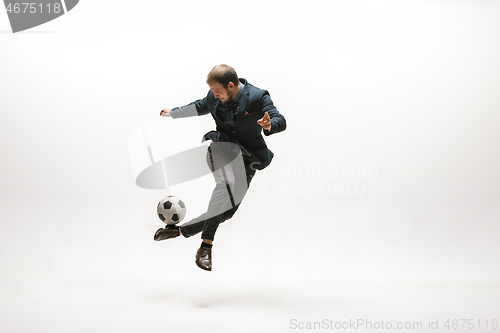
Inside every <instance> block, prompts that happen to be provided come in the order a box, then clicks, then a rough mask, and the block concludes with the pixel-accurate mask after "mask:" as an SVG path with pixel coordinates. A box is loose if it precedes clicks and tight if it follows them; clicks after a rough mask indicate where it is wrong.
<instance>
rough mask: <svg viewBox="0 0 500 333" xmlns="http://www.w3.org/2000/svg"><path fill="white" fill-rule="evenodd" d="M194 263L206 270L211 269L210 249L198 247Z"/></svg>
mask: <svg viewBox="0 0 500 333" xmlns="http://www.w3.org/2000/svg"><path fill="white" fill-rule="evenodd" d="M196 265H197V266H198V267H200V268H201V269H204V270H206V271H211V270H212V249H211V248H210V249H209V248H207V247H203V246H202V247H200V248H199V249H198V252H196Z"/></svg>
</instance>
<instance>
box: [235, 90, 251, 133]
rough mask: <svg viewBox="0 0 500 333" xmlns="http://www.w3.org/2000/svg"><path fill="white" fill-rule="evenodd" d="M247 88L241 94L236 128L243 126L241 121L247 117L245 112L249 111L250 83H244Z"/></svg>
mask: <svg viewBox="0 0 500 333" xmlns="http://www.w3.org/2000/svg"><path fill="white" fill-rule="evenodd" d="M244 84H245V86H244V87H243V91H242V92H241V97H240V105H239V107H238V112H237V113H236V124H235V125H234V127H235V128H238V127H239V126H240V124H241V119H243V117H244V116H245V111H246V109H247V104H248V82H246V80H245V82H244Z"/></svg>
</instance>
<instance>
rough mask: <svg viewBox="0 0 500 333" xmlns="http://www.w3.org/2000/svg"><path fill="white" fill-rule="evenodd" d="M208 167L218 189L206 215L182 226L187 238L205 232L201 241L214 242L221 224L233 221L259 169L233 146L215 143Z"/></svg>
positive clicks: (214, 191) (214, 192)
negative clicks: (231, 219)
mask: <svg viewBox="0 0 500 333" xmlns="http://www.w3.org/2000/svg"><path fill="white" fill-rule="evenodd" d="M207 164H208V167H209V168H210V170H211V171H212V175H213V176H214V180H215V188H214V190H213V192H212V196H211V198H210V201H209V204H208V209H207V211H206V212H205V213H203V214H201V215H200V216H198V217H196V218H194V219H192V220H191V221H189V222H186V223H184V224H183V225H181V226H180V228H181V232H182V235H183V236H184V237H186V238H187V237H191V236H193V235H196V234H197V233H199V232H202V234H201V238H202V239H209V240H212V241H213V240H214V236H215V232H216V231H217V228H218V227H219V224H220V223H222V222H224V221H226V220H228V219H230V218H231V217H232V216H233V215H234V213H235V212H236V210H238V207H239V206H240V203H241V201H242V200H243V197H244V196H245V194H246V192H247V190H248V186H249V185H250V182H251V180H252V178H253V176H254V175H255V172H256V169H255V168H253V167H252V163H251V161H249V160H247V159H246V158H244V157H243V155H242V154H241V153H240V151H239V147H238V146H237V145H235V144H232V143H225V142H217V143H212V144H211V146H210V147H209V148H208V151H207Z"/></svg>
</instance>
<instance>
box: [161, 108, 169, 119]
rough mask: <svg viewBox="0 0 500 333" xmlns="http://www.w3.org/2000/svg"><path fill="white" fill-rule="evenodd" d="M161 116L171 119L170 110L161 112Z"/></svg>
mask: <svg viewBox="0 0 500 333" xmlns="http://www.w3.org/2000/svg"><path fill="white" fill-rule="evenodd" d="M160 116H162V117H170V109H169V108H166V109H163V110H161V112H160Z"/></svg>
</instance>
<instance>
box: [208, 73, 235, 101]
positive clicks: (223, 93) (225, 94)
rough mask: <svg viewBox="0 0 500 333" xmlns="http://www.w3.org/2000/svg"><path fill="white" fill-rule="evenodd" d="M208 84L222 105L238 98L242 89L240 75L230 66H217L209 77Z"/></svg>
mask: <svg viewBox="0 0 500 333" xmlns="http://www.w3.org/2000/svg"><path fill="white" fill-rule="evenodd" d="M207 84H208V86H209V87H210V90H212V92H213V93H214V96H215V98H219V99H220V100H221V102H222V103H227V102H229V101H231V100H232V99H233V98H235V97H236V95H237V94H238V91H239V89H240V81H239V79H238V74H236V71H235V70H234V68H233V67H231V66H228V65H217V66H215V67H214V68H212V70H211V71H210V73H208V76H207Z"/></svg>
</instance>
